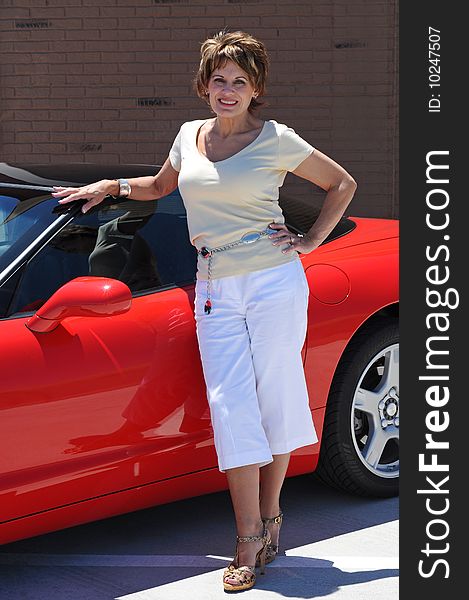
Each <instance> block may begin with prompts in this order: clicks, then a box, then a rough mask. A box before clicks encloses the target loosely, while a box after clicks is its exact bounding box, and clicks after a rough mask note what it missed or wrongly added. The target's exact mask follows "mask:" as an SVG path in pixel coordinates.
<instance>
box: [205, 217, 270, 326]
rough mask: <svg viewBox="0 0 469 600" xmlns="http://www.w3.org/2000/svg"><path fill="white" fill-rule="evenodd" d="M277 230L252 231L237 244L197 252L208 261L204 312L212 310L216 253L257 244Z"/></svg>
mask: <svg viewBox="0 0 469 600" xmlns="http://www.w3.org/2000/svg"><path fill="white" fill-rule="evenodd" d="M277 232H278V230H277V229H270V227H267V228H266V229H264V230H263V231H250V232H249V233H245V234H244V235H243V237H242V238H240V239H239V240H236V242H231V243H230V244H225V245H224V246H218V247H217V248H207V246H202V248H201V249H200V250H197V254H200V255H201V256H202V257H203V258H205V259H207V260H208V265H207V271H208V279H207V300H206V301H205V306H204V312H205V313H207V314H208V315H209V314H210V311H211V310H212V301H211V299H210V298H211V295H210V294H211V285H212V257H213V254H214V253H215V252H223V250H228V249H229V248H234V247H235V246H240V245H241V244H253V243H254V242H257V240H259V239H260V238H261V237H263V236H266V235H271V234H272V233H277Z"/></svg>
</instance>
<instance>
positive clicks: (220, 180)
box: [169, 119, 314, 279]
mask: <svg viewBox="0 0 469 600" xmlns="http://www.w3.org/2000/svg"><path fill="white" fill-rule="evenodd" d="M205 122H206V120H205V119H198V120H195V121H188V122H186V123H183V125H181V128H180V130H179V132H178V134H177V136H176V138H175V140H174V142H173V145H172V147H171V150H170V152H169V160H170V162H171V165H172V167H173V168H174V169H175V170H176V171H179V179H178V186H179V191H180V193H181V196H182V199H183V202H184V206H185V208H186V212H187V223H188V228H189V237H190V240H191V243H192V244H193V245H194V246H195V247H196V248H197V249H198V250H200V249H201V248H202V247H203V246H206V247H208V248H216V247H218V246H223V245H225V244H229V243H231V242H235V241H237V240H239V239H240V238H241V237H242V236H243V235H244V234H245V233H248V232H252V231H262V230H264V229H265V228H266V227H267V226H268V225H269V224H270V223H273V222H275V223H284V222H285V219H284V216H283V213H282V210H281V208H280V206H279V203H278V198H279V188H280V187H281V186H282V185H283V182H284V180H285V177H286V174H287V171H294V170H295V169H296V168H297V167H298V166H299V165H300V164H301V163H302V162H303V160H304V159H305V158H307V157H308V156H309V155H310V154H311V153H312V152H313V151H314V147H313V146H311V145H310V144H309V143H308V142H307V141H305V140H304V139H302V138H301V137H300V136H299V135H298V134H297V133H296V132H295V131H294V130H293V129H292V128H291V127H288V126H287V125H283V124H281V123H277V122H276V121H274V120H269V121H265V122H264V125H263V127H262V130H261V132H260V133H259V135H258V136H257V138H256V139H255V140H253V141H252V142H251V143H250V144H249V145H248V146H246V147H245V148H243V149H241V150H240V151H239V152H237V153H236V154H234V155H233V156H230V157H229V158H225V159H224V160H219V161H216V162H212V161H210V160H209V159H208V158H207V157H206V156H204V155H203V154H202V153H201V152H200V151H199V149H198V147H197V144H196V139H197V134H198V131H199V129H200V128H201V127H202V125H203V124H204V123H205ZM282 248H285V246H284V245H282V246H273V245H272V242H271V241H270V240H269V239H268V237H267V236H264V237H261V238H260V239H259V240H258V241H257V242H254V243H253V244H242V245H239V246H236V247H234V248H230V249H228V250H224V251H222V252H217V253H214V255H213V258H212V278H214V279H215V278H219V277H226V276H230V275H240V274H242V273H247V272H250V271H257V270H259V269H265V268H269V267H274V266H277V265H280V264H283V263H286V262H289V261H291V260H295V259H297V258H298V254H297V252H289V253H287V254H283V253H282ZM207 262H208V261H207V259H205V258H203V257H202V256H201V255H200V254H199V256H198V263H197V277H198V278H199V279H207V277H208V274H207Z"/></svg>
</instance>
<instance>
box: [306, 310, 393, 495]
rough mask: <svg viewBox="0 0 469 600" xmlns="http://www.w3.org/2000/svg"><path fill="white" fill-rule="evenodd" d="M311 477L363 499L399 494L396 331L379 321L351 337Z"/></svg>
mask: <svg viewBox="0 0 469 600" xmlns="http://www.w3.org/2000/svg"><path fill="white" fill-rule="evenodd" d="M315 475H316V476H317V477H319V479H321V480H322V481H324V482H325V483H328V484H329V485H332V486H333V487H336V488H339V489H341V490H346V491H348V492H351V493H354V494H358V495H361V496H380V497H389V496H396V495H397V494H398V492H399V329H398V323H397V320H396V319H384V318H379V319H375V320H373V321H372V322H370V323H369V324H368V325H366V326H365V327H363V329H362V330H361V331H360V332H359V333H358V334H357V335H356V336H354V338H353V339H352V341H351V342H350V344H349V346H348V347H347V349H346V351H345V352H344V355H343V357H342V359H341V361H340V363H339V365H338V368H337V371H336V373H335V376H334V379H333V382H332V386H331V391H330V394H329V398H328V402H327V408H326V414H325V418H324V428H323V433H322V441H321V450H320V454H319V462H318V467H317V469H316V471H315Z"/></svg>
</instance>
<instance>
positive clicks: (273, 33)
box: [0, 0, 398, 217]
mask: <svg viewBox="0 0 469 600" xmlns="http://www.w3.org/2000/svg"><path fill="white" fill-rule="evenodd" d="M223 27H228V28H229V29H230V30H231V31H234V30H236V29H241V30H244V31H247V32H249V33H251V34H252V35H254V36H256V37H258V38H259V39H261V40H262V41H263V42H264V43H265V44H266V46H267V49H268V51H269V55H270V58H271V73H270V77H269V81H268V89H267V96H266V100H268V102H269V107H267V108H264V109H263V110H262V112H261V113H260V116H261V118H264V119H275V120H276V121H279V122H281V123H282V122H283V123H286V124H288V125H290V126H291V127H293V128H294V129H295V130H296V131H297V132H298V133H299V134H300V135H302V136H303V137H304V138H305V139H306V140H308V141H309V142H310V143H311V144H313V145H314V146H316V147H318V148H319V149H320V150H321V151H323V152H325V153H326V154H328V155H329V156H331V157H332V158H334V159H335V160H336V161H337V162H339V163H340V164H342V165H343V166H344V167H345V168H346V169H347V170H348V171H349V172H350V173H351V174H352V175H353V176H354V177H355V179H356V180H357V181H358V184H359V189H358V191H357V194H356V197H355V199H354V201H353V203H352V205H351V207H350V210H349V212H350V213H353V214H355V215H362V216H384V217H397V211H398V208H397V175H398V173H397V151H398V147H397V141H398V140H397V133H398V130H397V91H398V90H397V66H398V62H397V50H398V48H397V34H398V30H397V0H276V1H275V0H190V1H188V0H1V7H0V53H1V62H0V143H1V155H0V160H1V161H3V162H10V163H14V162H18V163H28V162H29V163H49V162H97V163H104V164H111V163H150V164H161V163H162V162H163V161H164V160H165V158H166V156H167V153H168V150H169V148H170V145H171V142H172V140H173V139H174V136H175V134H176V132H177V130H178V128H179V126H180V124H181V123H182V122H184V121H187V120H192V119H198V118H208V117H210V116H211V113H210V111H209V110H208V108H207V107H206V106H205V104H204V103H203V102H202V101H201V100H200V99H198V98H197V97H196V96H195V94H194V93H193V91H192V88H191V79H192V76H193V74H194V72H195V69H196V67H197V65H198V61H199V48H200V43H201V42H202V41H203V40H204V39H205V38H206V37H208V36H209V35H213V33H215V32H216V31H218V30H219V29H222V28H223ZM285 188H286V190H287V191H288V192H289V193H293V194H296V195H301V196H302V197H304V198H305V199H306V200H307V201H310V199H311V198H312V200H313V202H315V203H320V202H321V200H322V198H323V195H324V194H323V192H322V191H321V190H319V189H317V188H315V186H311V184H310V183H309V182H306V181H304V180H300V179H299V178H297V177H295V176H294V175H291V174H289V175H288V176H287V178H286V181H285Z"/></svg>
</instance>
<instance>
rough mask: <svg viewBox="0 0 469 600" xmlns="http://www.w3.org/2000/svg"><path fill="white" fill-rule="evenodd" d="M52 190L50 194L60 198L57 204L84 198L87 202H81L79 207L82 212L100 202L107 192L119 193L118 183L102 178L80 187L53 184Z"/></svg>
mask: <svg viewBox="0 0 469 600" xmlns="http://www.w3.org/2000/svg"><path fill="white" fill-rule="evenodd" d="M53 187H54V190H55V191H54V192H52V196H53V197H54V198H61V199H60V200H59V204H67V203H68V202H73V201H74V200H86V199H88V200H89V202H86V204H83V206H82V207H81V210H82V212H84V213H85V212H87V211H88V210H89V209H90V208H92V207H93V206H96V204H99V203H100V202H102V200H103V199H104V198H105V197H106V196H108V195H109V194H118V193H119V183H118V182H117V181H116V180H112V179H102V180H101V181H96V182H95V183H89V184H88V185H84V186H82V187H63V186H60V185H54V186H53Z"/></svg>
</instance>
